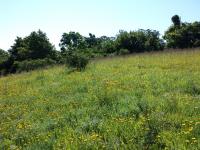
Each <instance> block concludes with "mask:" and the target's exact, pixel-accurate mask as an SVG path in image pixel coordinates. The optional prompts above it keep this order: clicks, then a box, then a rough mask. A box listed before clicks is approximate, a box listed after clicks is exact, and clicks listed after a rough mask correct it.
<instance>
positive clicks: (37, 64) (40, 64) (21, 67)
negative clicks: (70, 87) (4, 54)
mask: <svg viewBox="0 0 200 150" xmlns="http://www.w3.org/2000/svg"><path fill="white" fill-rule="evenodd" d="M54 64H56V62H55V61H54V60H52V59H47V58H46V59H36V60H24V61H21V62H20V61H15V62H14V64H13V67H12V70H13V72H23V71H31V70H35V69H39V68H44V67H46V66H50V65H54Z"/></svg>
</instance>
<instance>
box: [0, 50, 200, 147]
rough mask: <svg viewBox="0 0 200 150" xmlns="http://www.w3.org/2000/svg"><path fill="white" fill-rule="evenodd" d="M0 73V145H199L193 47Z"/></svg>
mask: <svg viewBox="0 0 200 150" xmlns="http://www.w3.org/2000/svg"><path fill="white" fill-rule="evenodd" d="M69 71H70V70H69V69H67V68H66V67H64V66H56V67H52V68H49V69H45V70H38V71H34V72H29V73H22V74H18V75H14V76H13V75H9V76H7V77H2V78H0V114H1V115H0V120H1V121H0V137H1V138H0V143H1V144H0V149H200V143H199V142H200V141H199V139H200V134H199V131H200V118H199V116H200V108H199V106H200V86H199V85H200V51H187V50H186V51H182V52H162V53H160V52H158V53H153V54H141V55H136V56H129V57H119V58H113V59H105V60H99V61H94V62H91V63H90V64H89V66H88V67H87V69H86V70H85V71H84V72H76V71H75V72H71V73H69Z"/></svg>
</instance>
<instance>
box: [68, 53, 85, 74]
mask: <svg viewBox="0 0 200 150" xmlns="http://www.w3.org/2000/svg"><path fill="white" fill-rule="evenodd" d="M88 63H89V57H88V56H87V55H85V54H83V53H81V52H77V51H76V52H71V53H68V55H67V56H66V64H67V65H68V67H70V68H74V69H77V70H79V71H82V70H84V69H85V68H86V66H87V64H88Z"/></svg>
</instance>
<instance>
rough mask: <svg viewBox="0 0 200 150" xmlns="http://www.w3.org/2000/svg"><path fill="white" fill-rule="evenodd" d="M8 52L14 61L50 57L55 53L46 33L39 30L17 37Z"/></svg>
mask: <svg viewBox="0 0 200 150" xmlns="http://www.w3.org/2000/svg"><path fill="white" fill-rule="evenodd" d="M9 53H10V56H11V57H12V58H13V59H14V60H15V61H23V60H27V59H43V58H47V57H49V58H51V57H53V55H54V54H55V49H54V46H53V45H52V44H51V43H50V42H49V39H48V38H47V36H46V34H45V33H44V32H42V31H41V30H39V31H37V32H35V31H34V32H32V33H31V34H30V35H29V36H27V37H25V38H21V37H17V39H16V40H15V43H14V45H13V46H11V49H10V50H9Z"/></svg>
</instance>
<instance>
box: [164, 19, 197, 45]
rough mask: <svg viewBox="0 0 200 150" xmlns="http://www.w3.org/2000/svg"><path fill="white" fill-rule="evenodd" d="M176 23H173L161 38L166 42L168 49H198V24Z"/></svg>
mask: <svg viewBox="0 0 200 150" xmlns="http://www.w3.org/2000/svg"><path fill="white" fill-rule="evenodd" d="M176 18H177V16H176ZM172 19H173V18H172ZM179 19H180V18H179ZM176 22H177V23H176ZM176 22H174V21H173V25H171V26H170V27H169V29H168V30H167V31H166V32H165V35H164V36H163V38H164V39H165V40H166V42H167V47H168V48H192V47H199V46H200V42H199V41H200V22H194V23H181V22H180V21H176ZM179 22H180V23H179Z"/></svg>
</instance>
